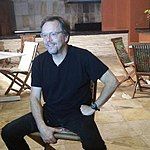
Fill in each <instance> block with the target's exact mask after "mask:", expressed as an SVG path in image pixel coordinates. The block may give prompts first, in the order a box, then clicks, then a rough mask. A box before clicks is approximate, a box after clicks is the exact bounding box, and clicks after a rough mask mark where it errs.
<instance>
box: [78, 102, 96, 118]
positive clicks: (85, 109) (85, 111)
mask: <svg viewBox="0 0 150 150" xmlns="http://www.w3.org/2000/svg"><path fill="white" fill-rule="evenodd" d="M80 110H81V112H82V114H83V115H85V116H90V115H92V114H93V113H94V112H95V110H94V109H92V108H91V107H90V106H88V105H81V107H80Z"/></svg>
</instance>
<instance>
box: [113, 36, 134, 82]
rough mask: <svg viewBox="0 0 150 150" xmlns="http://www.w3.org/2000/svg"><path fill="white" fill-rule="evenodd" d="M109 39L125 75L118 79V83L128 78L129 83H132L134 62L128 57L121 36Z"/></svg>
mask: <svg viewBox="0 0 150 150" xmlns="http://www.w3.org/2000/svg"><path fill="white" fill-rule="evenodd" d="M111 41H112V43H113V45H114V47H115V51H116V54H117V58H118V60H119V62H120V64H121V66H122V68H123V70H124V72H125V76H124V78H123V79H122V80H121V81H120V84H122V83H123V82H125V81H127V80H130V81H131V83H132V84H134V83H135V82H134V80H133V79H132V77H133V76H134V75H135V71H134V63H133V61H131V60H130V58H129V55H128V53H127V51H126V49H125V46H124V43H123V40H122V37H118V38H112V39H111ZM129 69H130V70H129Z"/></svg>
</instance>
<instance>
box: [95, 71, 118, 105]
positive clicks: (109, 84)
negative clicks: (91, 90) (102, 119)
mask: <svg viewBox="0 0 150 150" xmlns="http://www.w3.org/2000/svg"><path fill="white" fill-rule="evenodd" d="M101 80H102V82H103V83H104V85H105V86H104V87H103V89H102V91H101V94H100V96H99V97H98V99H97V100H96V102H95V103H96V104H97V106H98V107H99V108H100V107H101V106H102V105H103V104H104V103H106V102H107V101H108V100H109V98H110V97H111V96H112V94H113V93H114V92H115V90H116V88H117V87H118V85H119V82H118V80H117V79H116V77H115V76H114V75H113V74H112V73H111V72H110V71H108V72H107V75H106V76H104V77H103V78H102V79H101Z"/></svg>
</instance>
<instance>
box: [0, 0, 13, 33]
mask: <svg viewBox="0 0 150 150" xmlns="http://www.w3.org/2000/svg"><path fill="white" fill-rule="evenodd" d="M13 22H15V19H14V13H13V2H12V1H11V0H4V1H0V35H10V34H12V33H13V28H14V25H13Z"/></svg>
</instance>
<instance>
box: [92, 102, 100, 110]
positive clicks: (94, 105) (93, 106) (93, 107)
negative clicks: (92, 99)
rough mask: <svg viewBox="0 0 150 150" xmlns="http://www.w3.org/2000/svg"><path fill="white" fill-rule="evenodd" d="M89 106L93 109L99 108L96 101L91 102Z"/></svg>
mask: <svg viewBox="0 0 150 150" xmlns="http://www.w3.org/2000/svg"><path fill="white" fill-rule="evenodd" d="M91 108H92V109H95V110H98V111H99V110H100V109H99V108H98V107H97V105H96V103H92V104H91Z"/></svg>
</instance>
